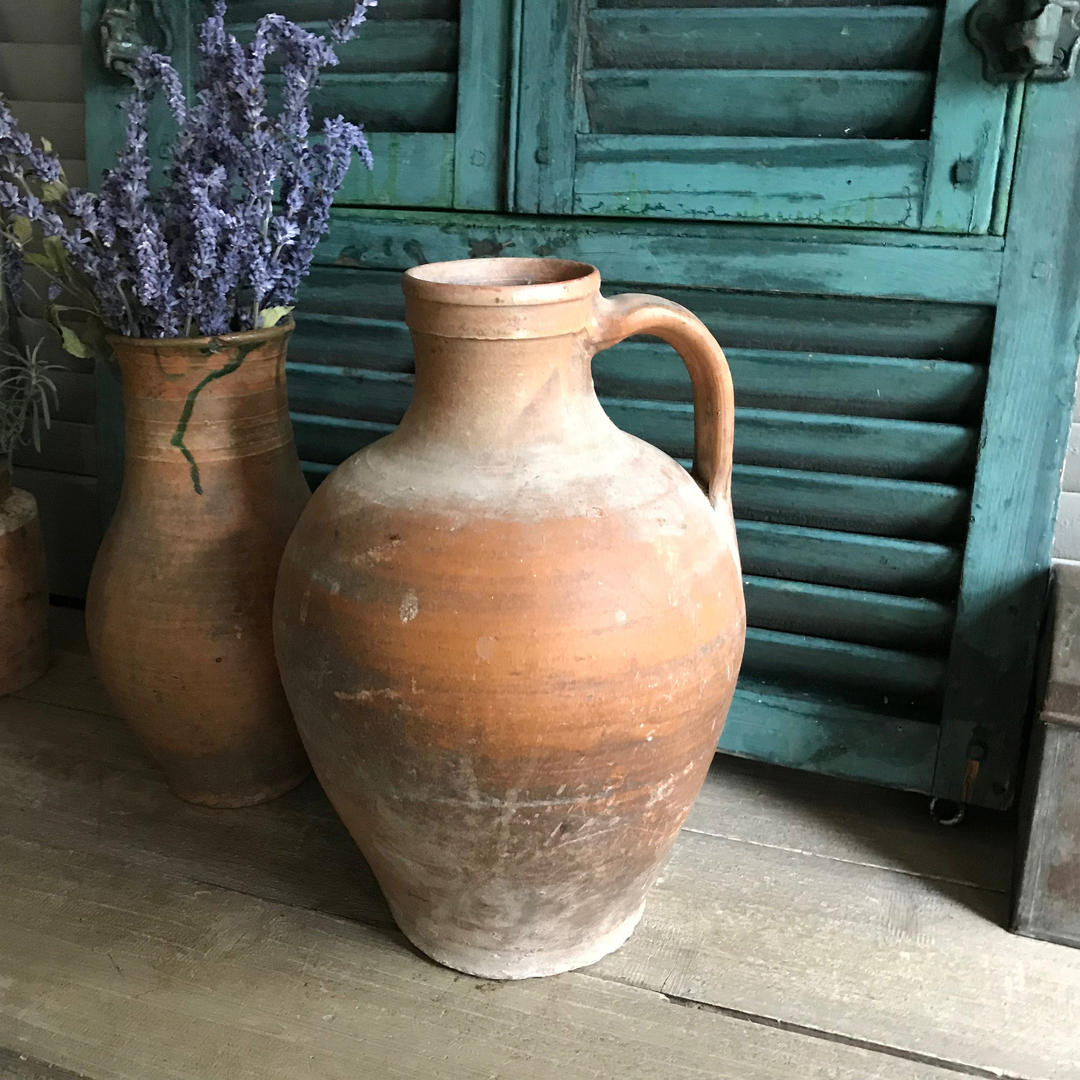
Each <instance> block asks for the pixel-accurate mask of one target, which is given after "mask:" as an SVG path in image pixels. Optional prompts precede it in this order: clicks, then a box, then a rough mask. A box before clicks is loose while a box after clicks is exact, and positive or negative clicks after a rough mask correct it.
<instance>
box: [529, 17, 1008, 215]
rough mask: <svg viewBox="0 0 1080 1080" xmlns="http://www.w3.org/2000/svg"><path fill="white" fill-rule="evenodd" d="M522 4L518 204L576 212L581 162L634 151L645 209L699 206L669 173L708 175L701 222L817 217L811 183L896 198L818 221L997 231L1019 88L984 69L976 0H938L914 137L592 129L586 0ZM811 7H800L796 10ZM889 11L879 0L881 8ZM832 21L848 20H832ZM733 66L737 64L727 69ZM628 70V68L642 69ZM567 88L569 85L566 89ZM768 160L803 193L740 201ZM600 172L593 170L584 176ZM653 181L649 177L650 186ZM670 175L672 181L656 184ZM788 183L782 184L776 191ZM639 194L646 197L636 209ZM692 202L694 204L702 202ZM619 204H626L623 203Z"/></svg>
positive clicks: (821, 192)
mask: <svg viewBox="0 0 1080 1080" xmlns="http://www.w3.org/2000/svg"><path fill="white" fill-rule="evenodd" d="M517 2H519V3H521V4H522V15H521V25H522V39H521V40H522V46H521V51H522V59H523V62H522V64H521V65H520V80H521V89H520V109H519V117H518V129H519V139H518V142H519V146H518V155H517V162H516V176H515V201H514V203H513V205H514V207H515V209H517V210H519V211H521V212H523V213H542V214H572V213H575V212H580V211H581V209H582V206H581V204H582V199H581V198H579V194H580V193H579V192H578V190H577V182H578V178H579V175H580V174H581V173H583V172H587V171H588V170H589V169H590V168H593V169H595V170H599V172H600V173H601V174H602V175H605V176H606V175H607V174H608V173H609V172H614V173H616V174H619V173H627V172H628V171H629V172H633V171H634V166H633V165H631V164H629V163H628V159H629V158H634V156H635V155H637V154H640V155H642V157H641V160H639V161H636V166H637V168H639V169H641V170H644V172H645V173H646V175H647V176H648V177H651V178H652V180H651V181H650V180H646V179H640V178H639V181H638V182H640V183H641V184H642V186H643V188H644V189H651V196H650V198H649V199H648V200H646V199H645V196H644V194H643V195H642V207H643V208H642V209H641V211H640V215H641V216H646V217H647V216H650V215H651V216H660V217H676V218H678V217H684V218H685V217H691V216H696V215H695V214H694V213H691V212H688V210H687V207H686V206H685V205H683V204H679V202H678V196H677V195H676V194H675V191H674V189H679V190H681V187H680V184H679V183H678V182H674V183H672V182H673V181H677V177H676V173H680V172H682V173H685V174H686V175H688V176H692V177H693V183H692V185H691V186H692V187H693V188H694V190H695V191H698V192H699V194H701V193H703V192H705V191H706V190H711V189H710V185H711V184H713V183H715V184H716V190H715V192H714V193H713V194H712V195H710V197H709V198H708V199H707V200H706V201H707V202H708V204H709V206H710V208H712V207H713V206H714V205H715V207H717V208H718V211H719V212H716V211H713V212H711V213H706V214H704V215H703V216H702V218H701V219H702V220H705V219H709V218H711V219H713V220H745V221H747V222H753V221H755V220H757V221H777V222H781V223H782V222H789V223H796V222H799V221H804V222H806V223H807V224H810V225H814V224H815V223H814V222H813V221H812V220H811V218H809V217H807V214H808V212H809V211H808V208H807V206H805V205H803V204H804V203H805V201H806V198H807V191H808V190H809V191H813V192H814V194H815V198H817V199H823V200H824V202H823V203H822V204H820V205H829V206H833V208H834V213H835V212H836V208H835V205H834V204H844V205H847V204H848V202H849V200H851V199H852V193H853V192H855V191H862V192H863V193H864V195H865V199H864V200H863V201H865V205H866V208H867V209H866V211H865V212H866V213H867V214H870V213H871V211H870V209H869V208H870V207H871V206H873V205H874V203H875V200H876V201H877V203H878V205H879V206H880V205H881V204H882V203H884V202H885V201H887V200H891V201H892V202H895V203H896V204H898V205H900V204H902V207H903V208H902V210H895V209H894V210H893V211H890V213H891V214H892V217H891V218H890V219H888V220H885V219H881V218H880V217H879V219H878V220H877V221H876V222H875V221H874V220H867V221H865V222H862V221H861V220H855V217H845V219H844V220H840V219H838V218H837V219H835V220H834V219H833V218H832V217H830V216H828V214H826V216H825V217H823V218H822V219H821V222H820V224H821V225H824V226H831V225H842V226H845V227H851V226H858V225H860V224H862V225H864V226H867V225H868V226H871V227H875V225H876V227H893V228H905V229H912V230H915V231H919V232H942V233H956V234H984V233H987V232H995V233H998V234H1000V232H1001V228H1002V224H1003V208H1004V200H1005V199H1007V194H1008V185H1007V183H1003V182H1002V181H1003V180H1007V177H1008V175H1009V171H1010V168H1011V162H1012V156H1013V150H1014V143H1015V135H1016V123H1017V118H1018V108H1017V106H1018V103H1019V95H1018V94H1017V92H1016V90H1017V88H1015V87H1007V86H1001V85H991V84H989V83H986V82H985V81H984V80H983V79H982V72H981V62H980V57H979V54H978V51H977V50H976V49H975V48H974V47H973V46H972V45H971V43H970V42H969V41H968V40H967V37H966V34H965V31H964V21H965V19H966V17H967V13H968V10H969V9H970V6H971V0H946V2H945V4H944V8H943V10H942V18H941V39H940V44H939V47H938V52H937V63H936V67H935V69H934V75H933V92H934V105H933V114H932V118H931V120H930V129H929V133H928V137H927V138H926V139H925V140H921V139H920V140H914V141H912V140H903V139H899V140H898V139H893V140H880V141H878V140H874V139H824V140H822V139H815V138H791V139H787V138H760V139H759V138H728V137H711V136H691V137H687V138H682V137H678V136H676V137H667V138H665V137H660V136H657V137H651V136H650V137H643V136H637V137H634V136H630V137H627V136H620V135H604V136H597V137H590V136H587V135H585V136H583V133H584V132H585V131H586V130H587V128H588V123H587V117H588V110H587V109H586V105H585V100H584V94H583V86H582V82H583V73H584V70H585V66H586V55H587V52H588V45H587V39H588V31H587V29H586V21H587V16H588V15H589V12H590V10H591V9H592V7H593V6H594V3H595V0H517ZM669 10H672V11H674V10H675V9H674V8H673V9H667V8H664V9H662V11H661V10H656V11H651V10H642V11H641V12H640V18H642V19H647V18H656V17H657V16H658V15H660V14H662V13H663V12H665V11H669ZM688 10H691V11H694V12H697V13H698V14H700V13H701V10H702V9H699V8H697V7H696V6H693V5H688ZM704 10H705V11H706V12H709V11H714V9H704ZM807 10H809V9H805V8H798V9H795V11H796V13H797V12H799V11H803V12H805V11H807ZM822 10H827V11H828V12H829V17H830V18H833V17H837V18H838V19H839V18H842V17H843V16H844V11H843V9H842V8H830V9H822ZM877 10H879V9H870V11H871V12H872V11H877ZM887 10H888V9H880V11H881V14H882V16H884V15H885V14H886V12H887ZM605 12H606V14H608V15H611V14H614V15H620V14H622V15H626V16H632V17H635V18H636V17H637V12H636V10H635V9H605ZM715 14H716V15H717V16H719V17H721V18H726V17H727V16H726V15H725V13H724V11H723V10H721V9H715ZM772 14H777V13H775V12H774V13H772ZM779 14H781V15H782V14H785V12H783V11H780V12H779ZM833 29H834V30H838V31H840V32H842V33H843V32H846V27H843V26H842V24H840V23H839V21H838V22H837V26H836V27H835V28H833ZM730 73H731V74H740V72H738V71H735V70H734V69H732V70H731V72H730ZM625 74H626V76H627V78H630V77H631V76H640V75H642V74H647V73H642V72H638V71H628V72H626V73H625ZM687 74H693V72H687ZM750 74H752V72H751V73H750ZM781 74H783V73H782V72H781ZM796 74H798V72H796ZM805 74H806V77H807V80H808V81H809V82H813V76H814V75H819V76H825V75H828V74H830V73H829V72H817V73H815V72H809V71H808V72H806V73H805ZM831 74H833V75H836V74H845V73H836V72H833V73H831ZM867 74H868V75H869V76H874V75H878V76H883V77H884V76H888V75H893V74H897V73H896V72H889V71H878V72H876V71H873V70H871V71H868V72H867ZM631 81H636V80H634V79H631ZM567 87H570V88H572V92H571V93H569V94H567V92H566V88H567ZM868 148H872V152H871V149H868ZM673 157H674V158H677V162H676V161H675V160H672V158H673ZM763 161H764V162H767V163H768V168H769V169H770V171H772V172H774V173H776V174H777V175H781V176H783V177H785V178H787V179H786V181H785V182H786V183H791V184H792V185H793V187H794V188H798V189H799V190H800V191H801V192H802V194H801V195H798V196H797V195H796V194H795V191H794V190H793V189H789V188H784V187H783V185H782V184H781V187H780V189H778V190H777V191H771V190H770V191H769V193H768V195H766V194H765V188H762V187H759V188H757V189H756V190H757V195H756V197H755V198H754V199H752V200H751V203H752V204H757V202H758V201H759V200H763V205H764V207H765V209H762V211H761V212H760V213H756V212H755V211H754V210H753V208H752V207H751V208H750V209H749V210H748V209H747V207H746V205H745V204H746V191H745V188H746V187H747V185H748V183H749V184H751V186H753V185H752V179H751V178H752V176H753V174H754V173H755V172H756V173H758V174H759V175H760V170H761V168H762V166H761V164H760V163H761V162H763ZM590 175H591V174H590ZM901 175H902V176H903V179H901ZM796 177H801V179H798V180H796ZM853 178H855V179H854V181H853ZM586 179H587V177H586ZM597 179H598V178H597V177H593V182H596V181H597ZM609 179H610V178H609ZM654 181H655V182H658V186H656V187H654V186H653V182H654ZM664 181H668V184H665V182H664ZM853 182H854V184H855V186H854V187H852V186H851V185H852V184H853ZM668 185H671V186H672V187H673V191H671V192H666V191H665V187H666V186H668ZM766 187H767V185H766ZM590 190H592V189H590ZM598 190H599V189H598ZM603 190H606V191H608V192H609V197H608V198H607V199H603V198H600V202H601V204H602V205H603V206H604V207H605V208H604V209H603V210H602V211H601V213H611V212H615V204H613V203H612V200H611V198H610V190H611V189H607V188H605V189H603ZM784 191H786V192H788V194H786V195H785V194H782V192H784ZM886 193H891V194H886ZM596 197H597V198H599V195H597V196H596ZM666 199H670V200H674V202H675V204H676V205H672V206H665V205H664V203H665V200H666ZM863 201H860V200H856V201H855V202H852V203H851V204H850V207H851V208H854V207H855V206H856V205H858V206H862V205H863ZM646 202H648V204H649V205H648V208H644V207H645V203H646ZM690 202H691V203H693V202H694V200H693V199H691V200H690ZM815 205H819V204H816V203H815ZM680 207H681V209H680ZM697 209H698V211H700V207H698V208H697ZM621 212H629V211H628V208H626V207H623V208H622V210H621ZM849 212H850V211H849ZM860 212H861V211H860ZM879 214H880V211H879ZM635 216H637V215H636V214H635ZM856 216H857V215H856ZM871 217H872V215H871Z"/></svg>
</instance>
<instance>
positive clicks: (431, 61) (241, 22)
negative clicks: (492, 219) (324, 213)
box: [228, 0, 510, 209]
mask: <svg viewBox="0 0 1080 1080" xmlns="http://www.w3.org/2000/svg"><path fill="white" fill-rule="evenodd" d="M484 6H485V7H486V5H484ZM348 7H349V5H348V4H343V3H342V2H341V0H283V2H281V3H278V4H276V5H274V10H275V11H278V12H280V13H281V14H283V15H285V16H286V17H287V18H290V19H293V20H295V21H298V22H301V23H304V24H306V25H308V26H309V28H310V29H312V30H314V31H316V32H319V33H323V32H325V30H326V24H327V22H329V21H330V20H331V19H335V18H340V17H341V15H342V13H343V12H344V11H345V10H346V9H347V8H348ZM480 7H481V5H480V4H479V3H477V2H474V0H461V2H459V0H386V2H385V3H384V4H383V5H381V6H380V7H377V8H375V9H373V10H372V11H371V13H370V15H369V21H368V23H367V25H365V26H364V27H362V28H361V30H360V32H359V33H358V34H357V36H356V37H355V38H354V39H353V40H352V41H351V42H349V43H347V44H345V45H342V46H339V47H338V50H337V51H338V56H339V58H340V64H339V66H338V67H336V68H334V69H332V70H331V71H329V72H328V73H326V74H324V75H323V77H322V87H321V89H320V91H319V94H318V98H317V101H318V105H317V112H316V121H317V122H318V120H319V119H320V118H321V117H322V116H327V115H329V116H337V115H338V114H340V115H343V116H344V117H345V118H346V119H347V120H353V121H356V122H357V123H362V124H364V126H365V128H366V130H367V131H368V139H369V142H370V144H371V150H372V154H373V155H374V158H375V168H374V171H373V172H369V171H368V170H367V169H366V168H364V167H363V166H362V165H361V164H360V163H359V162H356V163H355V164H354V166H353V168H352V169H351V170H350V172H349V175H348V177H347V178H346V181H345V185H344V187H343V188H342V190H341V192H340V194H339V196H338V200H337V201H338V203H339V204H340V205H363V206H408V207H458V208H469V209H496V208H498V207H500V206H501V205H502V203H503V200H504V188H505V184H504V166H503V157H504V153H505V146H504V142H505V135H504V133H505V112H506V106H507V100H506V99H507V95H506V89H505V87H506V81H507V80H506V62H507V57H508V53H509V45H510V34H509V19H508V13H506V12H503V13H499V12H498V11H497V10H492V11H485V12H484V17H483V18H481V17H480ZM266 10H267V5H266V3H264V2H263V0H239V2H237V0H234V2H233V3H231V4H230V5H229V7H228V13H229V18H230V24H231V25H230V28H231V29H232V30H233V32H234V33H236V34H237V35H238V36H240V37H241V38H248V37H250V35H251V33H252V32H253V30H254V26H255V21H256V20H257V19H258V18H259V17H260V16H261V15H262V14H264V13H265V11H266Z"/></svg>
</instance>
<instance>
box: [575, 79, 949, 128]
mask: <svg viewBox="0 0 1080 1080" xmlns="http://www.w3.org/2000/svg"><path fill="white" fill-rule="evenodd" d="M583 87H584V92H585V101H586V105H587V108H588V115H589V128H588V130H589V131H591V132H595V133H598V134H599V133H612V134H621V135H728V136H744V137H747V138H761V137H769V136H772V137H777V138H785V137H787V138H814V137H816V138H825V139H845V138H851V139H917V138H919V137H921V136H924V135H925V134H926V132H927V131H928V130H929V126H930V109H931V104H932V101H933V94H934V77H933V75H932V74H931V73H930V72H923V71H821V70H818V71H814V72H812V73H811V72H802V71H797V72H796V71H771V70H763V71H723V70H713V69H695V70H691V71H683V70H678V69H667V70H664V69H661V70H656V71H649V70H626V69H600V70H595V71H587V72H586V73H585V75H584V77H583ZM838 100H842V101H843V103H844V104H843V108H842V109H839V108H837V104H836V103H837V101H838Z"/></svg>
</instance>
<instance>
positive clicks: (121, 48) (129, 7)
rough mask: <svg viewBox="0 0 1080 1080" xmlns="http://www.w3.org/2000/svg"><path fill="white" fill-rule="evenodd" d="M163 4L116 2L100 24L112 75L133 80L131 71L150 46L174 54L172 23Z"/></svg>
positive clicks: (136, 0)
mask: <svg viewBox="0 0 1080 1080" xmlns="http://www.w3.org/2000/svg"><path fill="white" fill-rule="evenodd" d="M159 4H160V0H112V2H111V3H108V4H106V5H105V10H104V11H103V12H102V13H101V20H100V22H99V24H98V33H99V34H100V38H101V58H102V60H103V61H104V63H105V67H107V68H108V69H109V70H110V71H112V72H115V73H116V74H117V75H123V76H125V77H127V78H130V77H131V67H132V65H133V64H134V63H135V60H136V59H137V57H138V56H139V53H141V52H142V51H143V49H145V48H146V47H147V46H150V47H151V48H154V49H157V50H158V51H159V52H166V53H169V52H172V34H171V32H170V28H169V22H168V20H167V19H166V18H164V17H163V15H162V12H161V8H160V6H159Z"/></svg>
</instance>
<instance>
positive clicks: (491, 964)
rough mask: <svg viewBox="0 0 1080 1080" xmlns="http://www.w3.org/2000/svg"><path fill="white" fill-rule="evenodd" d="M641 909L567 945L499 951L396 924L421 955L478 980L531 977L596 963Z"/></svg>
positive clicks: (620, 941)
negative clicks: (432, 937)
mask: <svg viewBox="0 0 1080 1080" xmlns="http://www.w3.org/2000/svg"><path fill="white" fill-rule="evenodd" d="M644 911H645V903H644V901H643V902H642V903H641V906H640V907H639V908H638V909H637V910H636V911H635V912H634V913H633V914H632V915H631V916H630V917H629V918H628V919H624V920H623V921H622V922H621V923H619V924H618V925H617V926H616V927H615V928H614V929H612V930H608V931H606V932H605V933H603V934H598V935H593V936H590V937H588V938H586V939H584V940H582V941H579V942H576V943H575V944H574V945H572V946H570V947H568V948H555V949H531V950H529V951H517V952H515V951H512V950H503V951H502V952H493V951H488V950H485V949H480V948H477V947H475V946H469V945H461V944H458V943H447V942H445V941H435V940H429V939H427V938H426V937H425V936H424V935H423V934H417V933H416V932H415V929H414V928H411V927H410V928H408V929H406V928H405V927H403V926H401V923H400V922H399V923H398V926H399V927H400V928H401V931H402V933H403V934H404V935H405V936H406V937H407V938H408V939H409V941H410V942H412V944H413V945H415V946H416V948H417V949H419V950H420V951H421V952H422V953H424V955H425V956H428V957H429V958H430V959H432V960H434V961H436V962H437V963H439V964H442V965H443V967H448V968H452V969H453V970H454V971H461V972H464V973H465V974H466V975H474V976H476V977H477V978H480V979H499V980H510V979H535V978H540V977H542V976H545V975H561V974H562V973H563V972H566V971H575V970H577V969H578V968H583V967H588V966H589V965H590V964H595V963H598V962H599V961H600V960H602V959H603V958H604V957H605V956H607V955H608V954H609V953H613V952H614V951H615V950H616V949H618V948H620V947H621V946H623V945H625V944H626V942H627V940H628V939H629V937H630V935H631V934H632V933H633V932H634V929H635V928H636V927H637V924H638V923H639V922H640V921H641V916H642V913H643V912H644Z"/></svg>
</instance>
